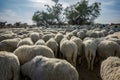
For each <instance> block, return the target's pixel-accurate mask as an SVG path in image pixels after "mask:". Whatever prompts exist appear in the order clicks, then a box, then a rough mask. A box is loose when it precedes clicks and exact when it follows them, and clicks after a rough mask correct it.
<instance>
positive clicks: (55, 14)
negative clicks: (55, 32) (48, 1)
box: [32, 0, 63, 26]
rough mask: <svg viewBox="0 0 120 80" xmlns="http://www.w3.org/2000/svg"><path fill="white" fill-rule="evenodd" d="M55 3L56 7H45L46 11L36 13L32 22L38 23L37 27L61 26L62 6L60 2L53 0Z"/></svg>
mask: <svg viewBox="0 0 120 80" xmlns="http://www.w3.org/2000/svg"><path fill="white" fill-rule="evenodd" d="M52 1H54V2H55V5H53V6H49V5H45V7H47V8H46V11H37V12H35V13H34V15H33V17H32V20H33V21H34V22H36V23H37V26H40V25H43V24H49V25H53V24H59V25H60V24H61V23H62V18H61V14H62V10H63V7H62V4H60V3H58V0H52Z"/></svg>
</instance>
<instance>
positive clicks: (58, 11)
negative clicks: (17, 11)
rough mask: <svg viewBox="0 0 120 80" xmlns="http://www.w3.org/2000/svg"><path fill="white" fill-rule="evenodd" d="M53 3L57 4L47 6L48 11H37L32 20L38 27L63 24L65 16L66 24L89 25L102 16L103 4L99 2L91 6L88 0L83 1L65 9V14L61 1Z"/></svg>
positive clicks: (55, 0) (57, 0)
mask: <svg viewBox="0 0 120 80" xmlns="http://www.w3.org/2000/svg"><path fill="white" fill-rule="evenodd" d="M52 1H53V2H55V4H54V5H53V6H49V5H45V7H46V11H36V12H35V13H34V15H33V17H32V20H33V21H34V22H36V23H37V25H38V26H40V25H48V24H49V25H53V24H58V25H60V24H63V19H64V17H63V15H65V16H66V22H68V23H69V24H78V25H81V24H88V23H91V22H93V21H94V20H95V19H96V18H97V17H98V16H99V15H100V5H101V4H100V3H98V2H95V3H93V4H91V5H89V4H88V3H89V2H88V0H81V2H77V3H76V4H74V5H70V6H69V7H67V8H65V10H64V13H63V7H62V4H60V3H58V2H59V0H52ZM64 20H65V19H64ZM64 22H65V21H64Z"/></svg>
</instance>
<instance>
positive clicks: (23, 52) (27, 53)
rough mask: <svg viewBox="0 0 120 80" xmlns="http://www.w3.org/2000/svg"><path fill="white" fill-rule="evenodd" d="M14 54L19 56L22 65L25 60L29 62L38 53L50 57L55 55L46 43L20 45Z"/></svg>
mask: <svg viewBox="0 0 120 80" xmlns="http://www.w3.org/2000/svg"><path fill="white" fill-rule="evenodd" d="M14 54H15V55H16V56H17V57H18V59H19V61H20V64H21V65H22V64H24V63H25V62H28V61H29V60H31V59H32V58H34V57H35V56H37V55H42V56H46V57H50V58H53V57H54V53H53V51H52V50H51V49H50V48H49V47H47V46H44V45H33V46H30V45H23V46H20V47H18V48H17V49H16V50H15V51H14Z"/></svg>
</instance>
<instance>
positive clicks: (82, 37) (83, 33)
mask: <svg viewBox="0 0 120 80" xmlns="http://www.w3.org/2000/svg"><path fill="white" fill-rule="evenodd" d="M77 37H79V38H80V39H84V38H85V37H86V32H85V31H79V32H77Z"/></svg>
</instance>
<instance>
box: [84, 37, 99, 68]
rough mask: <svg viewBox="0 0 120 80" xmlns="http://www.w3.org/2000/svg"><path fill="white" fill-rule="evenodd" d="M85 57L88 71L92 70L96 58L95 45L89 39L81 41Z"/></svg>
mask: <svg viewBox="0 0 120 80" xmlns="http://www.w3.org/2000/svg"><path fill="white" fill-rule="evenodd" d="M83 45H84V52H85V57H86V59H87V63H88V69H90V70H93V66H94V60H95V57H96V50H97V44H96V43H95V41H94V40H92V39H89V40H85V41H83Z"/></svg>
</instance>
